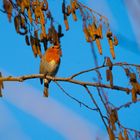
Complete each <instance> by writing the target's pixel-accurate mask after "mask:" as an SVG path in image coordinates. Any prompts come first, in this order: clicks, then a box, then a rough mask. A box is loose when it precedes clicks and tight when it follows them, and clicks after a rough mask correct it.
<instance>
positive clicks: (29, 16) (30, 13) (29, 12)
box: [27, 8, 33, 24]
mask: <svg viewBox="0 0 140 140" xmlns="http://www.w3.org/2000/svg"><path fill="white" fill-rule="evenodd" d="M27 13H28V18H29V21H30V23H31V24H32V22H33V19H32V12H31V9H30V8H28V10H27Z"/></svg>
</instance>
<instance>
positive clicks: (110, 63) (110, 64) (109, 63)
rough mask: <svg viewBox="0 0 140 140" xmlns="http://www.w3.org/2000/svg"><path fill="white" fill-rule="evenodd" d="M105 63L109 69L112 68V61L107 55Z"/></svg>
mask: <svg viewBox="0 0 140 140" xmlns="http://www.w3.org/2000/svg"><path fill="white" fill-rule="evenodd" d="M106 65H107V66H108V67H109V69H110V70H112V67H113V63H112V62H111V60H110V58H109V57H106Z"/></svg>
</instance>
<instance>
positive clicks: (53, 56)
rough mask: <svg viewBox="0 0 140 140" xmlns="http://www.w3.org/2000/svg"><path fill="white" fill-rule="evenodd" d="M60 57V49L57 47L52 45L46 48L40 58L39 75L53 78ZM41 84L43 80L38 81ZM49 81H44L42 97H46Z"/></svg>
mask: <svg viewBox="0 0 140 140" xmlns="http://www.w3.org/2000/svg"><path fill="white" fill-rule="evenodd" d="M61 55H62V52H61V48H60V46H59V45H54V46H51V47H50V48H48V49H47V50H46V52H45V54H44V55H43V56H42V57H41V62H40V74H46V75H48V76H55V75H56V73H57V71H58V68H59V65H60V57H61ZM40 82H41V84H42V83H43V79H40ZM49 83H50V80H48V79H44V96H45V97H48V88H49Z"/></svg>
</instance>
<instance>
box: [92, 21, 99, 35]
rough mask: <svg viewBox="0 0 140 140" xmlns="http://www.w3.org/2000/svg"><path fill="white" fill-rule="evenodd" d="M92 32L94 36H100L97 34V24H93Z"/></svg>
mask: <svg viewBox="0 0 140 140" xmlns="http://www.w3.org/2000/svg"><path fill="white" fill-rule="evenodd" d="M92 32H93V34H94V35H96V36H99V34H98V33H97V26H96V23H95V22H93V23H92Z"/></svg>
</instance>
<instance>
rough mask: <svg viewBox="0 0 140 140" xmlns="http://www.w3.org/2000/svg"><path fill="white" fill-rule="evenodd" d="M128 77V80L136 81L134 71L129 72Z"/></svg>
mask: <svg viewBox="0 0 140 140" xmlns="http://www.w3.org/2000/svg"><path fill="white" fill-rule="evenodd" d="M129 77H130V82H137V80H136V74H135V73H130V74H129Z"/></svg>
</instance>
